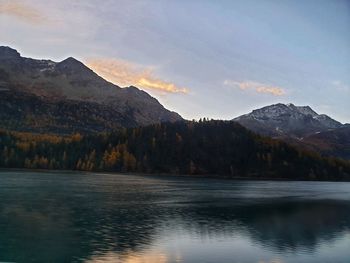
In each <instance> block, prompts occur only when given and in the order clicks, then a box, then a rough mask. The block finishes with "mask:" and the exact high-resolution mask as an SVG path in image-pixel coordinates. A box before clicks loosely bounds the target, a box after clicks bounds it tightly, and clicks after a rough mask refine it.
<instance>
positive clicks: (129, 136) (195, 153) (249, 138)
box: [0, 120, 350, 180]
mask: <svg viewBox="0 0 350 263" xmlns="http://www.w3.org/2000/svg"><path fill="white" fill-rule="evenodd" d="M0 167H3V168H30V169H69V170H83V171H111V172H139V173H161V174H181V175H186V174H191V175H210V176H218V177H227V178H276V179H306V180H350V163H349V162H348V161H344V160H340V159H335V158H325V157H321V156H320V155H318V154H316V153H313V152H306V151H302V150H299V149H297V148H294V147H292V146H290V145H288V144H286V143H284V142H281V141H278V140H273V139H270V138H266V137H262V136H259V135H256V134H254V133H252V132H250V131H248V130H247V129H245V128H244V127H242V126H241V125H239V124H237V123H235V122H232V121H214V120H210V121H209V120H201V121H199V122H195V121H188V122H176V123H162V124H154V125H150V126H146V127H138V128H129V129H121V130H119V131H116V132H113V133H104V134H98V135H86V136H83V135H80V134H75V135H72V136H67V137H60V136H54V135H39V134H32V133H19V132H10V131H5V130H4V131H0Z"/></svg>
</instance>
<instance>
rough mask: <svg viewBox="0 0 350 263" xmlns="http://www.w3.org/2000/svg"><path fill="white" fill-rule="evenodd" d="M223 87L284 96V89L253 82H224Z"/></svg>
mask: <svg viewBox="0 0 350 263" xmlns="http://www.w3.org/2000/svg"><path fill="white" fill-rule="evenodd" d="M224 85H225V86H230V87H238V88H239V89H241V90H254V91H255V92H258V93H266V94H271V95H274V96H282V95H284V94H286V92H285V91H284V89H283V88H281V87H278V86H270V85H266V84H263V83H259V82H254V81H243V82H238V81H233V80H225V81H224Z"/></svg>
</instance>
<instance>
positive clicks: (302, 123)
mask: <svg viewBox="0 0 350 263" xmlns="http://www.w3.org/2000/svg"><path fill="white" fill-rule="evenodd" d="M234 121H236V122H238V123H240V124H241V125H243V126H245V127H246V128H248V129H250V130H252V131H254V132H256V133H259V134H261V135H266V136H271V137H273V138H278V139H283V140H284V141H286V142H289V143H291V144H294V145H297V146H299V147H302V148H305V149H308V150H314V151H317V152H319V153H321V154H323V155H326V156H335V157H341V158H344V159H350V126H349V125H344V124H342V123H340V122H338V121H336V120H334V119H332V118H330V117H329V116H327V115H325V114H318V113H316V112H315V111H314V110H313V109H311V108H310V107H309V106H295V105H293V104H282V103H279V104H274V105H270V106H266V107H263V108H261V109H257V110H253V111H252V112H251V113H248V114H245V115H242V116H240V117H237V118H235V119H234Z"/></svg>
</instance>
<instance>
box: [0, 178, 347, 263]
mask: <svg viewBox="0 0 350 263" xmlns="http://www.w3.org/2000/svg"><path fill="white" fill-rule="evenodd" d="M0 176H1V178H2V179H3V180H2V183H1V185H0V186H1V189H0V200H1V202H0V261H16V262H162V263H163V262H182V260H184V258H187V260H184V261H185V262H196V261H197V262H198V258H199V257H200V254H202V255H204V254H206V253H212V254H213V253H214V254H215V253H217V257H218V260H221V262H229V261H225V260H224V259H225V258H227V259H229V258H230V257H231V256H232V255H234V256H237V258H239V256H242V255H243V253H241V250H240V248H244V247H249V248H250V249H252V251H251V252H250V253H253V254H254V253H255V256H256V258H263V257H264V256H266V255H268V258H269V261H271V260H275V261H276V262H277V261H278V260H282V259H280V258H276V259H271V258H273V257H275V256H276V255H285V254H288V253H292V254H298V255H299V254H303V253H304V254H309V255H315V254H317V253H318V250H319V247H320V246H322V245H324V244H332V243H335V242H338V241H339V240H342V239H343V240H345V241H344V242H347V243H346V244H349V242H350V241H349V233H350V201H348V200H335V199H334V200H325V199H317V200H308V199H298V198H296V199H294V198H287V199H285V198H275V197H274V198H266V197H265V198H263V199H259V198H250V199H249V200H247V198H242V197H241V193H242V191H243V190H244V187H248V185H249V187H251V185H252V184H254V182H244V183H243V184H240V185H239V186H237V184H235V183H232V182H227V181H222V182H221V183H218V184H217V185H216V188H215V189H225V192H222V191H221V192H220V191H214V190H215V189H214V188H211V187H209V186H208V185H210V182H211V181H209V182H204V183H203V182H201V183H197V182H193V181H186V180H185V179H181V180H180V179H173V180H171V179H169V180H157V179H152V178H150V179H148V178H147V179H145V178H143V179H135V178H134V179H128V178H125V177H123V176H120V177H118V176H114V177H113V176H112V177H111V176H101V177H100V178H98V179H96V178H95V177H96V176H95V177H93V176H86V175H84V176H85V177H84V176H82V175H79V176H78V175H76V177H73V178H71V175H70V176H68V177H67V176H66V177H64V176H63V175H61V176H60V177H58V176H57V177H56V176H52V175H50V174H41V175H40V176H39V175H35V174H33V175H31V176H32V177H31V178H28V177H25V178H26V180H24V179H22V177H23V176H22V177H21V175H17V176H16V175H13V174H11V177H6V176H4V175H0ZM14 177H16V180H13V178H14ZM62 177H63V178H64V179H65V181H64V182H62ZM38 178H39V179H40V180H39V179H38ZM43 178H44V179H45V180H43ZM35 180H37V183H33V181H34V182H35ZM220 184H221V185H220ZM230 184H231V186H229V185H230ZM205 185H207V186H205ZM245 185H246V186H245ZM184 186H185V187H187V188H188V189H187V190H186V191H184V190H183V189H184ZM323 187H324V185H323ZM191 189H192V190H191ZM349 189H350V188H349ZM291 191H293V189H291ZM346 235H348V236H346ZM344 237H345V238H344ZM184 244H187V245H186V246H185V245H184ZM175 246H176V249H177V250H176V249H175ZM204 248H207V249H204ZM209 250H210V251H209ZM340 252H341V253H343V254H346V253H348V251H347V250H342V251H340ZM240 253H241V254H242V255H240ZM341 253H340V254H341ZM348 255H349V254H348ZM261 260H262V261H263V259H261ZM240 262H251V261H249V258H248V256H245V255H243V256H242V258H241V260H240Z"/></svg>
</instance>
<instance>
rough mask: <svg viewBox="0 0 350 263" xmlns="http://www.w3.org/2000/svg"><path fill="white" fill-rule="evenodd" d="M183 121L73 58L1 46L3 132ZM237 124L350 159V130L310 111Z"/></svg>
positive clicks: (273, 109) (267, 113)
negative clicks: (40, 57) (28, 53)
mask: <svg viewBox="0 0 350 263" xmlns="http://www.w3.org/2000/svg"><path fill="white" fill-rule="evenodd" d="M181 120H183V119H182V117H181V116H180V115H179V114H177V113H175V112H171V111H169V110H167V109H165V108H164V107H163V106H162V105H161V104H160V103H159V102H158V101H157V100H156V99H155V98H153V97H151V96H150V95H149V94H148V93H146V92H144V91H142V90H139V89H138V88H136V87H133V86H130V87H126V88H121V87H119V86H116V85H114V84H112V83H110V82H108V81H106V80H104V79H103V78H101V77H100V76H98V75H97V74H96V73H94V72H93V71H92V70H91V69H89V68H88V67H86V66H85V65H84V64H83V63H81V62H80V61H78V60H76V59H74V58H72V57H70V58H67V59H65V60H63V61H61V62H53V61H51V60H36V59H31V58H25V57H22V56H21V55H20V54H19V53H18V52H17V51H16V50H14V49H12V48H10V47H4V46H0V129H4V130H17V131H28V132H34V133H53V134H73V133H76V132H79V133H96V132H105V131H106V132H108V131H113V130H117V129H119V128H122V127H123V128H130V127H137V126H147V125H150V124H156V123H161V122H176V121H181ZM233 121H235V122H238V123H240V124H241V125H242V126H244V127H246V128H247V129H249V130H252V131H253V132H256V133H258V134H261V135H264V136H269V137H272V138H277V139H282V140H284V141H286V142H288V143H291V144H294V145H297V146H298V147H302V148H305V149H307V150H314V151H317V152H319V153H321V154H323V155H327V156H335V157H341V158H344V159H350V125H349V124H342V123H340V122H338V121H336V120H334V119H332V118H331V117H329V116H327V115H325V114H318V113H317V112H315V111H314V110H313V109H311V108H310V107H309V106H295V105H293V104H282V103H279V104H274V105H270V106H266V107H263V108H261V109H256V110H253V111H252V112H251V113H248V114H245V115H242V116H240V117H237V118H235V119H233Z"/></svg>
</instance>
